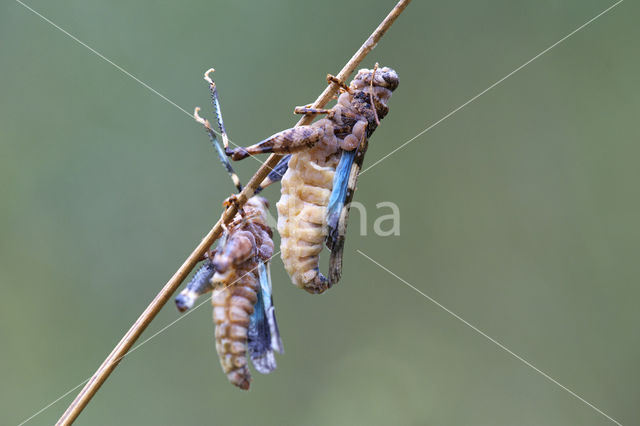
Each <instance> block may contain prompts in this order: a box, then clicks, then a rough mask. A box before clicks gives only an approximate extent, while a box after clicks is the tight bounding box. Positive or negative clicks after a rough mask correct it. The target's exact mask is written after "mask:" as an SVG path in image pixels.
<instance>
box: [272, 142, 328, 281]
mask: <svg viewBox="0 0 640 426" xmlns="http://www.w3.org/2000/svg"><path fill="white" fill-rule="evenodd" d="M319 148H321V147H319ZM317 156H318V150H316V149H311V150H306V151H302V152H298V153H295V154H293V155H292V156H291V159H290V160H289V169H288V170H287V172H286V173H285V175H284V177H283V178H282V190H281V191H282V196H281V197H280V201H278V203H277V204H276V206H277V208H278V232H279V233H280V238H281V242H280V250H281V252H282V254H281V256H282V261H283V263H284V267H285V269H286V270H287V273H288V274H289V276H290V277H291V280H292V281H293V283H294V284H295V285H297V286H298V287H301V288H304V289H305V290H307V291H309V292H311V293H320V292H322V291H324V290H326V288H327V286H328V284H327V280H326V278H325V277H324V276H323V275H322V274H321V273H320V272H319V270H318V263H319V254H320V252H321V251H322V245H323V243H324V238H325V235H326V232H325V230H324V229H323V227H324V226H325V223H324V217H325V210H326V206H327V204H328V202H329V196H330V195H331V188H332V185H333V176H334V173H335V165H334V164H327V165H323V166H320V165H318V163H317V162H316V158H315V157H317Z"/></svg>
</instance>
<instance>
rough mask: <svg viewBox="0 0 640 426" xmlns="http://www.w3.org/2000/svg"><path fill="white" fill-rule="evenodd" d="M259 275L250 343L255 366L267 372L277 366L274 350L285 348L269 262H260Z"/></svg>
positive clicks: (259, 370)
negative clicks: (275, 303)
mask: <svg viewBox="0 0 640 426" xmlns="http://www.w3.org/2000/svg"><path fill="white" fill-rule="evenodd" d="M258 275H259V278H260V286H259V288H258V301H257V302H256V304H255V306H254V309H253V314H252V315H251V319H250V322H249V333H248V344H249V354H250V356H251V361H252V362H253V366H254V367H255V368H256V370H257V371H258V372H260V373H262V374H267V373H270V372H272V371H273V370H274V369H275V368H276V358H275V355H274V351H277V352H279V353H282V352H283V349H282V340H281V339H280V332H279V330H278V323H277V322H276V315H275V310H274V306H273V297H272V294H271V274H270V272H269V266H268V264H265V263H262V262H260V263H259V264H258Z"/></svg>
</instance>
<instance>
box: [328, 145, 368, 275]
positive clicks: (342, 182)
mask: <svg viewBox="0 0 640 426" xmlns="http://www.w3.org/2000/svg"><path fill="white" fill-rule="evenodd" d="M368 143H369V142H368V140H367V139H366V138H365V139H363V140H362V142H361V143H360V146H358V148H356V149H354V150H353V151H342V155H341V156H340V162H339V163H338V167H336V173H335V175H334V176H333V189H332V190H331V195H330V196H329V204H328V205H327V213H326V221H327V228H328V229H327V238H326V241H325V242H326V244H327V247H328V248H329V250H331V256H330V257H329V274H328V277H329V283H331V284H332V285H333V284H336V283H337V282H338V281H340V277H341V276H342V251H343V249H344V239H345V236H346V233H347V222H348V220H349V205H350V203H351V200H352V199H353V194H354V192H355V190H356V182H357V180H358V175H359V174H360V168H361V167H362V162H363V161H364V154H365V153H366V152H367V148H368Z"/></svg>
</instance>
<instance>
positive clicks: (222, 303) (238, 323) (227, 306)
mask: <svg viewBox="0 0 640 426" xmlns="http://www.w3.org/2000/svg"><path fill="white" fill-rule="evenodd" d="M249 263H251V262H249ZM251 266H255V265H251ZM215 280H216V276H214V281H215ZM257 291H258V277H257V274H256V271H255V268H253V270H251V269H245V268H238V269H235V268H234V269H233V272H232V273H229V274H226V276H225V277H224V278H223V280H221V281H220V282H217V283H216V289H215V290H214V291H213V296H212V299H211V301H212V303H213V321H214V322H215V324H216V350H217V351H218V356H219V358H220V365H222V370H223V371H224V372H225V374H226V375H227V378H228V379H229V381H230V382H231V383H233V384H234V385H236V386H238V387H239V388H241V389H245V390H246V389H249V385H250V383H251V374H250V373H249V367H248V365H247V331H248V328H249V318H250V317H251V314H252V313H253V309H254V308H253V305H255V303H256V300H257V299H258V296H257Z"/></svg>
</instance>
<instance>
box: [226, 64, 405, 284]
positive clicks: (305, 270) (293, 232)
mask: <svg viewBox="0 0 640 426" xmlns="http://www.w3.org/2000/svg"><path fill="white" fill-rule="evenodd" d="M397 86H398V76H397V74H396V72H395V71H394V70H392V69H390V68H382V69H379V70H378V69H374V70H366V69H365V70H361V71H360V72H359V73H358V74H357V75H356V77H355V78H354V79H353V81H352V82H351V84H350V86H349V87H348V89H345V90H344V92H343V93H342V94H341V95H340V96H339V98H338V101H337V104H336V105H335V106H334V107H333V108H331V109H329V110H310V109H308V108H304V107H302V108H297V109H296V112H298V113H322V114H326V115H327V117H326V118H323V119H321V120H318V121H316V122H315V123H313V124H311V125H309V126H300V127H294V128H292V129H287V130H284V131H282V132H280V133H276V134H275V135H273V136H271V137H270V138H268V139H266V140H264V141H262V142H260V143H258V144H256V145H253V146H251V147H248V148H240V149H235V150H227V154H231V155H232V158H234V159H239V158H244V157H246V156H247V155H253V154H257V153H264V152H276V153H292V155H291V156H290V158H289V159H288V169H287V171H286V173H285V174H284V176H283V178H282V189H281V193H282V195H281V198H280V201H279V202H278V203H277V205H276V206H277V209H278V232H279V233H280V237H281V243H280V248H281V252H282V260H283V263H284V266H285V269H286V270H287V272H288V274H289V276H290V277H291V280H292V281H293V283H294V284H296V285H297V286H298V287H301V288H304V289H305V290H307V291H309V292H311V293H322V292H323V291H325V290H326V289H327V288H329V287H330V286H331V285H332V284H335V283H336V282H338V281H339V279H340V275H341V270H342V248H343V244H344V233H345V232H346V223H347V219H348V213H349V206H348V204H349V202H350V201H351V199H352V197H353V192H354V191H355V185H356V181H357V177H358V173H359V171H360V167H361V165H362V161H363V160H364V154H365V152H366V149H367V143H368V138H369V137H370V136H371V135H372V134H373V132H374V131H375V129H376V128H377V127H378V123H379V120H380V119H382V118H384V117H385V116H386V115H387V113H388V111H389V109H388V107H387V101H388V100H389V98H390V97H391V93H392V91H393V90H395V88H396V87H397ZM344 153H350V154H347V155H349V156H351V158H350V162H349V165H348V166H349V167H348V170H343V171H341V173H340V174H337V175H336V170H337V168H338V165H339V163H340V162H341V159H342V157H343V155H344ZM345 167H346V166H345ZM336 191H343V192H344V193H343V194H342V195H341V196H337V195H336V197H338V198H336V197H334V195H335V194H336ZM332 197H333V198H335V203H334V204H335V205H334V206H333V210H337V211H333V212H332V211H331V210H328V207H330V201H331V200H332ZM336 214H337V217H334V218H331V216H332V215H333V216H336ZM325 240H326V243H327V246H328V247H329V248H330V249H331V251H332V253H331V257H330V260H329V263H330V269H329V278H327V277H325V276H324V275H323V274H322V273H321V272H320V270H319V254H320V252H321V251H322V243H323V241H325Z"/></svg>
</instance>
